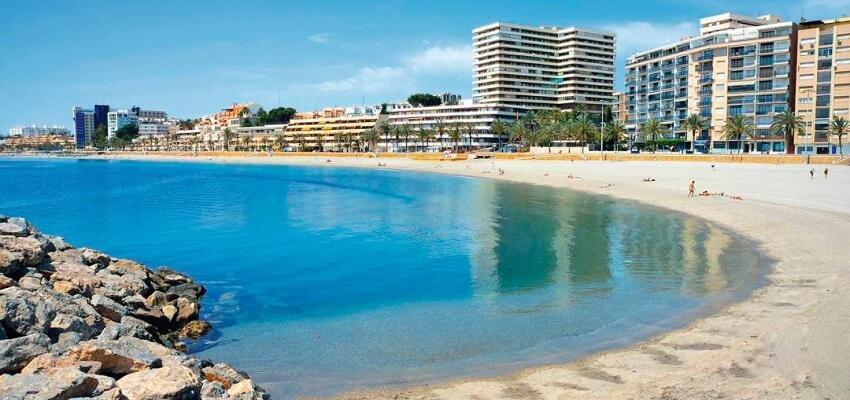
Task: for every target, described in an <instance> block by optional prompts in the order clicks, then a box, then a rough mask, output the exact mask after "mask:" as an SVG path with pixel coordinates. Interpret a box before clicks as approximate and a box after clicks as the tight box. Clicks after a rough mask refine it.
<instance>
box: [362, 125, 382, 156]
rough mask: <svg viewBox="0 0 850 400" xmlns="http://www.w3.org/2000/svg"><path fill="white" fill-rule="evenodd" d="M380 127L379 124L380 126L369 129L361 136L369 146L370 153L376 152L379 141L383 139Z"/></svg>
mask: <svg viewBox="0 0 850 400" xmlns="http://www.w3.org/2000/svg"><path fill="white" fill-rule="evenodd" d="M380 125H381V124H378V126H375V127H373V128H370V129H367V130H365V131H364V132H363V133H361V134H360V139H361V140H362V141H363V142H365V143H367V144H368V145H369V150H370V151H375V148H376V147H378V140H380V139H381V133H380V132H379V130H380V129H381V127H380Z"/></svg>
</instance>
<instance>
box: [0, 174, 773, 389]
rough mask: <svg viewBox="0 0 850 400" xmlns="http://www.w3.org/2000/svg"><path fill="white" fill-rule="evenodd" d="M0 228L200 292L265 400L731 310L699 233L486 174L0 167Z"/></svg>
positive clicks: (498, 361)
mask: <svg viewBox="0 0 850 400" xmlns="http://www.w3.org/2000/svg"><path fill="white" fill-rule="evenodd" d="M0 188H2V191H0V213H4V214H8V215H16V216H23V217H26V218H28V219H30V220H32V221H33V222H34V223H35V224H37V225H38V226H39V227H40V228H41V229H42V230H43V231H45V232H47V233H52V234H59V235H62V236H64V237H65V238H66V239H67V240H68V241H70V242H71V243H73V244H75V245H77V246H89V247H94V248H97V249H101V250H103V251H106V252H108V253H110V254H112V255H115V256H119V257H126V258H132V259H136V260H139V261H141V262H144V263H146V264H148V265H150V266H158V265H169V266H171V267H173V268H175V269H178V270H181V271H185V272H187V273H189V274H191V275H192V276H194V277H195V278H196V279H197V280H198V281H200V282H202V283H203V284H205V285H206V287H207V288H208V290H209V293H208V295H207V296H206V298H205V303H204V305H203V316H204V317H205V318H208V319H210V320H211V321H212V322H213V324H214V326H215V327H216V330H215V332H214V333H213V335H212V336H211V337H210V338H208V340H206V341H204V342H203V343H196V344H195V345H194V346H193V351H195V352H197V353H199V355H200V356H203V357H210V358H213V359H215V360H223V361H228V362H231V363H233V364H234V365H236V366H238V367H240V368H242V369H245V370H246V371H247V372H249V373H250V374H251V375H252V376H253V377H254V379H255V381H256V382H257V383H259V384H261V385H263V386H264V387H266V388H268V389H269V390H270V391H271V392H272V393H273V394H274V395H275V398H290V397H295V396H301V395H329V394H334V393H339V392H341V391H346V390H352V389H358V388H369V387H375V386H382V385H403V384H412V383H422V382H430V381H434V380H438V379H441V378H446V377H450V376H481V375H490V374H496V373H503V372H507V371H510V370H512V369H515V368H519V367H523V366H529V365H535V364H544V363H554V362H563V361H567V360H570V359H574V358H576V357H579V356H581V355H585V354H587V353H589V352H592V351H597V350H601V349H607V348H611V347H614V346H621V345H625V344H629V343H633V342H634V341H636V340H639V339H642V338H646V337H648V336H650V335H653V334H656V333H659V332H661V331H664V330H668V329H672V328H675V327H679V326H682V325H683V324H685V323H687V322H688V321H690V320H692V319H693V318H695V317H697V316H700V315H704V314H706V313H709V312H711V311H712V310H713V309H715V308H716V307H718V306H721V305H723V304H727V303H728V302H730V301H733V300H735V299H738V298H740V297H741V296H743V295H745V294H746V293H748V292H749V290H751V289H752V288H753V287H755V286H756V285H757V284H758V283H759V282H760V276H761V274H762V268H760V267H759V265H760V263H759V256H758V254H757V253H756V252H755V251H754V250H753V249H752V248H751V247H750V246H749V245H748V244H747V243H746V242H744V241H742V240H740V239H739V238H736V237H735V236H734V235H732V234H730V233H729V232H727V231H724V230H723V229H719V228H717V227H715V226H713V225H710V224H707V223H705V222H703V221H701V220H698V219H695V218H691V217H688V216H684V215H681V214H677V213H672V212H668V211H664V210H661V209H657V208H652V207H646V206H641V205H638V204H636V203H632V202H621V201H613V200H610V199H607V198H602V197H594V196H590V195H585V194H580V193H575V192H571V191H565V190H556V189H551V188H544V187H536V186H530V185H522V184H515V183H503V182H495V181H490V180H484V179H473V178H463V177H451V176H442V175H432V174H424V173H423V174H418V173H410V172H393V171H386V170H383V171H380V170H379V171H373V170H362V169H346V168H321V167H319V168H307V167H283V166H250V165H216V164H194V163H142V162H131V161H93V160H82V161H77V160H47V159H40V160H39V159H2V158H0Z"/></svg>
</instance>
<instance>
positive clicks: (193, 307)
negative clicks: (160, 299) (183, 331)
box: [174, 297, 200, 323]
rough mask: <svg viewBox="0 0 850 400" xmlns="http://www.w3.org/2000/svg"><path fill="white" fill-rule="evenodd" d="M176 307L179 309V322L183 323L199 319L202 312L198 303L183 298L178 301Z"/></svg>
mask: <svg viewBox="0 0 850 400" xmlns="http://www.w3.org/2000/svg"><path fill="white" fill-rule="evenodd" d="M174 305H175V306H176V307H177V322H180V323H183V322H186V321H191V320H195V319H198V312H199V311H200V307H199V306H198V303H195V302H192V301H189V300H188V299H186V298H184V297H181V298H179V299H177V302H175V304H174Z"/></svg>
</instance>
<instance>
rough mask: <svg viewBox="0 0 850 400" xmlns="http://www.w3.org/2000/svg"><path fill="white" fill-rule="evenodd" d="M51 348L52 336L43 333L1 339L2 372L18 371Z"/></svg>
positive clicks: (0, 361)
mask: <svg viewBox="0 0 850 400" xmlns="http://www.w3.org/2000/svg"><path fill="white" fill-rule="evenodd" d="M49 350H50V338H49V337H47V335H45V334H43V333H37V334H32V335H28V336H22V337H19V338H15V339H7V340H3V341H0V374H8V373H15V372H18V371H20V370H21V369H23V368H24V367H25V366H26V365H27V364H28V363H29V362H30V361H31V360H32V359H34V358H36V357H38V356H40V355H42V354H44V353H47V352H48V351H49Z"/></svg>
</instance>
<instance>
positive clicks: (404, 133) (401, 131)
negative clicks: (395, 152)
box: [396, 124, 413, 153]
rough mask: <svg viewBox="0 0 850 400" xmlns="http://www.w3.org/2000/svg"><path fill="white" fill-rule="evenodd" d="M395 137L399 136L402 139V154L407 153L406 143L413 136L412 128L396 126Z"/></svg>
mask: <svg viewBox="0 0 850 400" xmlns="http://www.w3.org/2000/svg"><path fill="white" fill-rule="evenodd" d="M396 129H397V130H396V132H397V133H396V136H401V137H402V138H404V152H405V153H407V152H408V150H409V148H408V147H407V142H408V141H409V140H410V138H411V136H413V128H411V127H410V125H407V124H404V125H396Z"/></svg>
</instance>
